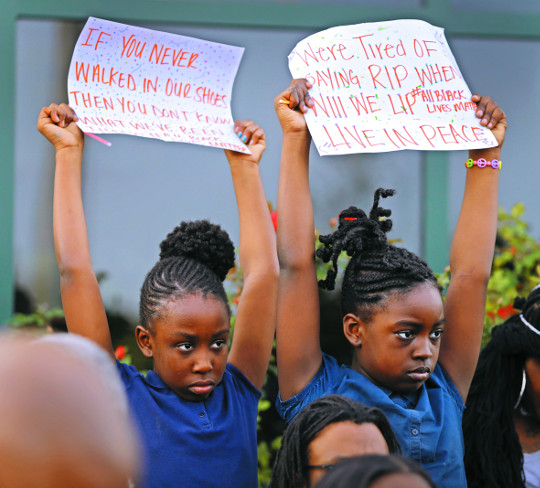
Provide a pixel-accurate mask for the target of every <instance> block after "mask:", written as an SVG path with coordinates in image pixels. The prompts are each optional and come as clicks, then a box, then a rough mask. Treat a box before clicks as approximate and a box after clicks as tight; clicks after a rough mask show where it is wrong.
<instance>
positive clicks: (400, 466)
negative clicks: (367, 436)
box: [317, 454, 437, 488]
mask: <svg viewBox="0 0 540 488" xmlns="http://www.w3.org/2000/svg"><path fill="white" fill-rule="evenodd" d="M394 473H414V474H417V475H419V476H420V477H421V478H423V479H424V480H425V481H426V482H427V483H428V485H429V486H430V487H431V488H437V487H436V486H435V483H434V482H433V480H432V479H431V477H430V476H429V474H428V473H427V471H426V470H425V469H424V468H422V466H420V464H418V463H417V462H416V461H414V460H412V459H408V458H406V457H403V456H397V455H389V456H388V455H387V456H384V455H381V454H367V455H365V456H356V457H351V458H348V459H344V460H343V461H341V462H340V463H338V464H337V465H336V467H335V468H334V469H332V470H331V471H329V472H328V473H327V474H325V475H324V477H323V478H322V479H321V481H319V482H318V483H317V488H369V487H370V486H371V484H372V483H373V482H375V481H377V480H379V479H381V478H383V477H384V476H386V475H389V474H394Z"/></svg>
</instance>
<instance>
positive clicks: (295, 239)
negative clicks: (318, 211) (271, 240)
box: [277, 131, 315, 272]
mask: <svg viewBox="0 0 540 488" xmlns="http://www.w3.org/2000/svg"><path fill="white" fill-rule="evenodd" d="M310 142H311V138H310V135H309V133H308V132H307V131H305V132H301V133H298V134H297V133H294V134H284V136H283V148H282V153H281V168H280V175H279V189H278V203H277V208H278V212H277V227H278V232H277V249H278V257H279V263H280V267H281V270H282V272H283V271H288V270H291V269H294V268H297V267H299V266H300V267H302V266H310V265H313V254H314V242H313V239H314V233H315V228H314V222H313V205H312V202H311V193H310V189H309V145H310Z"/></svg>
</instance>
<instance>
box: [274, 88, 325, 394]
mask: <svg viewBox="0 0 540 488" xmlns="http://www.w3.org/2000/svg"><path fill="white" fill-rule="evenodd" d="M310 87H311V85H309V83H307V82H306V81H305V80H293V81H292V83H291V85H290V87H289V88H288V89H287V90H285V91H284V92H283V93H281V94H279V95H278V96H277V97H276V98H275V100H274V106H275V109H276V113H277V115H278V118H279V121H280V123H281V128H282V130H283V145H282V151H281V169H280V174H279V190H278V202H277V238H278V240H277V246H278V258H279V266H280V274H279V288H278V313H277V338H276V345H277V365H278V381H279V390H280V395H281V398H282V399H283V400H286V399H288V398H290V397H291V396H294V395H296V394H297V393H298V392H299V391H300V390H302V389H303V388H304V387H305V386H306V385H307V384H308V383H309V381H310V380H311V379H312V378H313V376H314V375H315V373H316V372H317V370H318V369H319V367H320V365H321V360H322V353H321V345H320V332H319V324H320V317H319V294H318V287H317V273H316V269H315V259H314V253H315V245H314V235H315V233H314V230H315V229H314V222H313V206H312V203H311V193H310V190H309V145H310V142H311V136H310V134H309V132H308V130H307V126H306V122H305V120H304V115H303V114H304V113H305V112H307V110H308V109H309V108H310V107H311V106H312V103H313V102H312V100H311V98H310V97H309V94H308V92H307V90H308V88H310ZM285 102H288V104H287V103H285Z"/></svg>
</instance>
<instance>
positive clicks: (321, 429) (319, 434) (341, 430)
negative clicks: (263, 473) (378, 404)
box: [270, 395, 400, 488]
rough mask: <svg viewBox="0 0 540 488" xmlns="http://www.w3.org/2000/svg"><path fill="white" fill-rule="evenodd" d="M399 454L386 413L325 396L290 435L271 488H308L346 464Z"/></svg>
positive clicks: (290, 428)
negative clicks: (356, 458)
mask: <svg viewBox="0 0 540 488" xmlns="http://www.w3.org/2000/svg"><path fill="white" fill-rule="evenodd" d="M399 450H400V448H399V443H398V441H397V439H396V436H395V434H394V432H393V431H392V428H391V426H390V423H389V422H388V419H387V418H386V416H385V415H384V413H383V412H382V410H380V409H378V408H374V407H366V406H365V405H362V404H361V403H358V402H356V401H354V400H352V399H350V398H347V397H344V396H340V395H328V396H324V397H322V398H319V399H317V400H315V401H314V402H313V403H311V404H310V405H308V406H307V407H306V408H305V409H304V410H302V411H301V412H300V413H299V414H298V416H297V417H296V418H295V419H294V420H293V421H292V422H291V423H290V425H289V426H288V427H287V429H286V430H285V432H284V434H283V439H282V441H281V448H280V450H279V452H278V453H277V456H276V461H275V463H274V470H273V473H272V481H271V483H270V486H271V487H272V488H304V487H309V486H312V485H313V484H314V483H316V482H317V481H318V480H319V479H320V478H322V477H323V476H324V474H325V473H326V471H327V470H329V469H331V468H332V467H333V465H334V464H335V463H337V462H339V461H340V460H341V459H343V458H347V457H351V456H357V455H361V454H369V453H379V454H388V453H395V452H399Z"/></svg>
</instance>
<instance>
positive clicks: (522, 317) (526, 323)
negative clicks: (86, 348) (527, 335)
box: [519, 285, 540, 335]
mask: <svg viewBox="0 0 540 488" xmlns="http://www.w3.org/2000/svg"><path fill="white" fill-rule="evenodd" d="M539 286H540V285H539ZM519 318H520V319H521V321H522V322H523V323H524V324H525V325H526V326H527V327H528V328H529V329H531V330H532V331H533V332H534V333H535V334H537V335H540V330H538V329H535V328H534V327H533V326H532V325H531V324H529V322H527V319H526V318H525V317H524V316H523V314H522V313H520V314H519Z"/></svg>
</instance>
